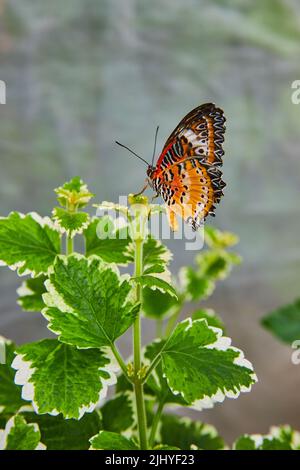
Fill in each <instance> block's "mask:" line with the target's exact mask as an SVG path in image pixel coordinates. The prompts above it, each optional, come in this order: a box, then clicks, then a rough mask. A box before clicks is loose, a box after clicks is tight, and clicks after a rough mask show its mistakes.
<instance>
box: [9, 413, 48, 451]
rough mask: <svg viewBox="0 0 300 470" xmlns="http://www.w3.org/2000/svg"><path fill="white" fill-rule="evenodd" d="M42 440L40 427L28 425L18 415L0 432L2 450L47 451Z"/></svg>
mask: <svg viewBox="0 0 300 470" xmlns="http://www.w3.org/2000/svg"><path fill="white" fill-rule="evenodd" d="M40 439H41V434H40V431H39V427H38V425H37V424H36V423H34V424H27V423H26V421H25V419H24V418H23V417H22V416H20V415H16V416H13V417H12V418H11V419H10V420H9V421H8V422H7V424H6V426H5V429H4V430H3V431H0V450H45V449H46V447H45V445H44V444H42V443H41V442H40Z"/></svg>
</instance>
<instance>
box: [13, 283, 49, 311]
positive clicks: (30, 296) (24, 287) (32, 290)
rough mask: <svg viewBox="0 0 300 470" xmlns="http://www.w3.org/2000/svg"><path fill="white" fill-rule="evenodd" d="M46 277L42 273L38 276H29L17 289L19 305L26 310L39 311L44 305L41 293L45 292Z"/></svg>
mask: <svg viewBox="0 0 300 470" xmlns="http://www.w3.org/2000/svg"><path fill="white" fill-rule="evenodd" d="M46 279H47V277H46V276H44V275H43V274H42V275H41V276H38V277H34V278H29V279H26V281H24V282H23V283H22V284H21V286H20V287H19V288H18V289H17V294H18V295H19V298H18V300H17V302H18V304H19V305H20V307H22V309H23V310H25V311H27V312H40V311H41V310H42V309H43V308H44V307H45V304H44V301H43V297H42V296H43V294H44V293H45V292H46V287H45V284H44V283H45V281H46Z"/></svg>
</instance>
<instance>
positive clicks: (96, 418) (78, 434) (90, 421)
mask: <svg viewBox="0 0 300 470" xmlns="http://www.w3.org/2000/svg"><path fill="white" fill-rule="evenodd" d="M24 417H25V419H26V421H27V423H37V424H38V426H39V429H40V432H41V440H42V442H43V443H44V444H45V445H46V447H47V450H88V449H89V447H90V442H89V440H90V438H91V437H92V436H94V435H95V434H97V433H98V432H99V429H101V427H102V426H101V419H100V415H99V413H98V412H97V411H94V412H93V413H86V414H85V415H84V416H83V417H82V418H81V419H80V420H77V419H64V418H63V417H62V415H61V414H60V415H58V416H51V415H48V414H44V415H37V414H35V413H24Z"/></svg>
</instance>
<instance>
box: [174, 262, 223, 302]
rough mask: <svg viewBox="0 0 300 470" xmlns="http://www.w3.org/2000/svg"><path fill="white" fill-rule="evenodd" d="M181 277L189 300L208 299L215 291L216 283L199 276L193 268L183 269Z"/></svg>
mask: <svg viewBox="0 0 300 470" xmlns="http://www.w3.org/2000/svg"><path fill="white" fill-rule="evenodd" d="M179 276H180V283H181V285H182V288H183V290H184V292H185V295H186V297H187V299H188V300H193V301H195V300H200V299H206V298H207V297H209V296H210V295H211V294H212V293H213V291H214V288H215V284H214V282H213V281H212V280H211V279H208V278H206V277H205V276H202V275H200V274H198V273H197V272H196V271H195V270H194V269H193V268H192V267H183V268H181V270H180V274H179Z"/></svg>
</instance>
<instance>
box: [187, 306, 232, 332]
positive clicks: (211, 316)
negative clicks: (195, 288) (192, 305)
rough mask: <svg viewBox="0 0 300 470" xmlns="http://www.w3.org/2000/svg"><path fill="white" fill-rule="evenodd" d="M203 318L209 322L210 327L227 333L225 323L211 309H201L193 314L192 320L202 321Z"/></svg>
mask: <svg viewBox="0 0 300 470" xmlns="http://www.w3.org/2000/svg"><path fill="white" fill-rule="evenodd" d="M202 318H204V319H205V320H206V321H207V324H208V326H215V327H216V328H220V329H221V330H222V331H223V332H224V331H225V325H224V323H223V321H222V320H221V318H220V317H219V316H218V315H217V314H216V312H215V311H214V310H212V309H211V308H199V309H198V310H196V311H195V312H194V313H193V314H192V320H200V319H202Z"/></svg>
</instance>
